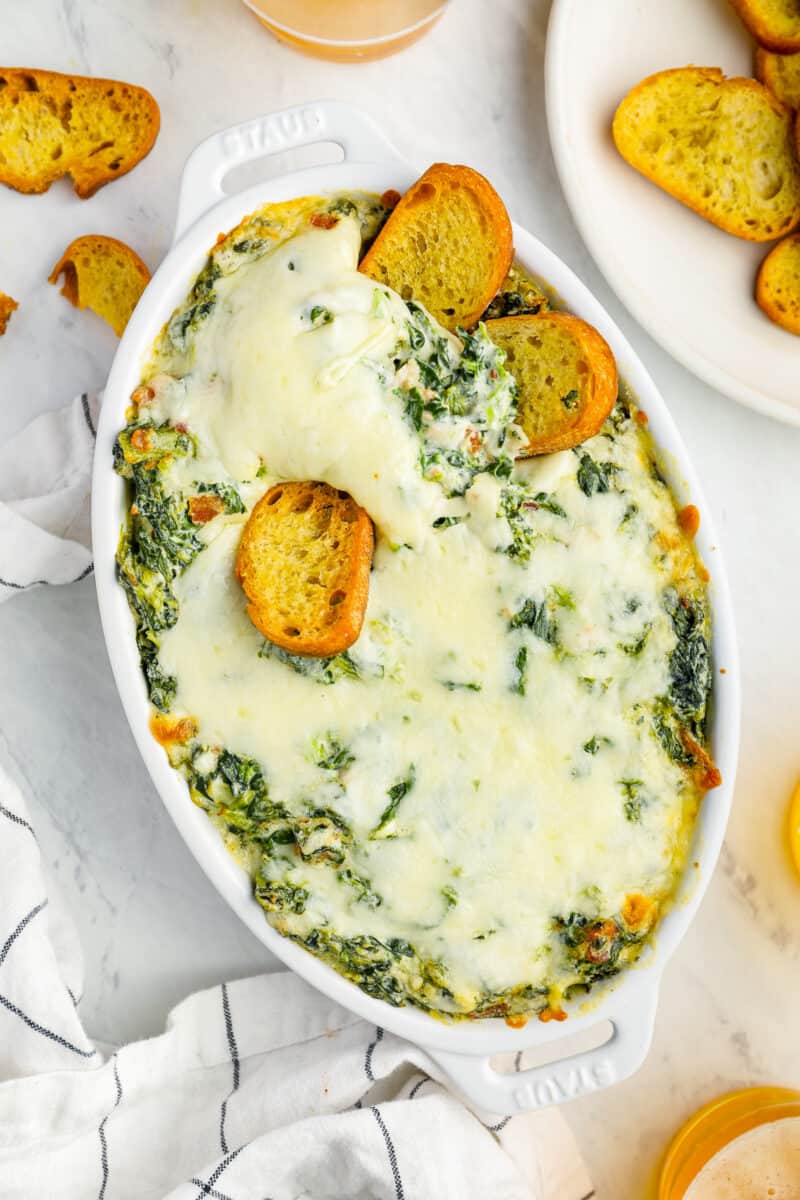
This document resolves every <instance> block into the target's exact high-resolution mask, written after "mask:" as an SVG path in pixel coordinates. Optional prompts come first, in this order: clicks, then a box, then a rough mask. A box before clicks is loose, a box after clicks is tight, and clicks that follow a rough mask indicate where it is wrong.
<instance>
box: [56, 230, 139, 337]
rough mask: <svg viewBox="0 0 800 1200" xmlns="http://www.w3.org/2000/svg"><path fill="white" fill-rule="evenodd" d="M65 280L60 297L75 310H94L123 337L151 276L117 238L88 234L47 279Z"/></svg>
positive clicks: (69, 251)
mask: <svg viewBox="0 0 800 1200" xmlns="http://www.w3.org/2000/svg"><path fill="white" fill-rule="evenodd" d="M62 275H63V277H64V285H63V287H62V288H61V295H62V296H66V298H67V300H69V302H70V304H74V305H75V307H76V308H91V309H92V310H93V311H94V312H96V313H97V314H98V316H100V317H103V318H104V320H106V321H108V323H109V325H110V326H111V327H112V329H113V330H114V332H115V333H116V335H117V337H121V336H122V333H123V331H124V329H125V326H126V325H127V324H128V321H129V319H130V315H131V313H132V312H133V310H134V308H135V307H136V304H137V302H138V300H139V297H140V296H141V294H142V292H143V291H144V289H145V288H146V287H147V285H148V283H149V282H150V272H149V270H148V269H147V265H146V264H145V263H143V262H142V260H141V259H140V258H139V255H138V254H137V253H136V251H135V250H131V248H130V246H126V245H125V243H124V242H120V241H118V240H117V239H116V238H111V237H105V236H104V235H103V234H99V233H97V234H87V235H86V236H85V237H79V238H76V239H75V241H74V242H70V244H69V245H68V246H67V248H66V250H65V251H64V253H63V254H62V256H61V258H60V259H59V260H58V262H57V263H56V265H55V266H54V267H53V270H52V271H51V272H50V275H49V276H48V281H49V282H50V283H58V280H59V277H60V276H62Z"/></svg>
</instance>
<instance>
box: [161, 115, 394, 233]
mask: <svg viewBox="0 0 800 1200" xmlns="http://www.w3.org/2000/svg"><path fill="white" fill-rule="evenodd" d="M320 142H334V143H335V144H336V145H338V146H341V148H342V150H343V151H344V159H345V162H367V163H369V162H372V163H387V162H402V159H401V157H400V155H399V154H398V152H397V151H396V150H395V148H394V147H393V146H392V144H391V142H390V141H389V140H388V139H387V138H386V137H384V135H383V133H382V132H381V129H380V127H379V126H378V125H377V124H376V123H375V121H373V120H372V118H371V117H368V116H367V115H366V114H365V113H362V112H360V111H359V110H358V109H357V108H352V107H351V106H350V105H349V104H343V103H342V101H341V100H315V101H313V102H311V103H310V104H297V105H294V106H293V107H292V108H284V109H281V111H280V112H274V113H267V114H266V115H265V116H263V117H256V118H255V119H254V120H251V121H242V122H241V124H239V125H231V127H230V128H229V129H222V130H220V132H219V133H214V134H212V135H211V137H209V138H206V140H205V141H204V142H201V143H200V145H199V146H197V147H195V149H194V150H193V151H192V153H191V154H190V155H189V157H188V159H187V160H186V166H185V167H184V169H183V176H182V178H181V189H180V196H179V199H178V216H177V220H176V222H175V236H174V238H173V241H177V240H178V238H179V237H181V235H182V234H183V233H185V231H186V230H187V229H188V228H189V226H190V225H193V224H194V222H195V221H196V220H197V219H198V217H201V216H202V215H203V213H205V212H207V211H208V209H209V208H212V207H213V206H214V205H215V204H218V203H219V201H220V200H223V199H224V198H225V192H223V190H222V181H223V179H224V178H225V176H226V175H227V173H228V171H230V170H231V169H232V168H233V167H238V166H240V165H241V164H242V163H247V162H253V161H254V160H255V159H257V158H263V157H265V156H267V155H269V154H279V153H282V152H283V151H285V150H292V149H294V148H295V147H297V146H312V145H315V144H316V143H320Z"/></svg>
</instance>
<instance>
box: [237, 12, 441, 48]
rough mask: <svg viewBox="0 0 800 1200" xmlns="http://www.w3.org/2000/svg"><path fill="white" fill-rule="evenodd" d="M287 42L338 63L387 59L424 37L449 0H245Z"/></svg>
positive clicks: (259, 17) (269, 27) (271, 29)
mask: <svg viewBox="0 0 800 1200" xmlns="http://www.w3.org/2000/svg"><path fill="white" fill-rule="evenodd" d="M244 2H245V4H246V5H247V7H248V8H250V9H252V10H253V12H254V13H255V14H256V16H257V17H258V19H259V20H260V21H261V23H262V25H265V26H266V27H267V29H268V30H269V31H270V33H273V34H274V35H275V37H277V38H279V39H280V40H281V41H282V42H286V43H287V44H288V45H290V46H293V47H294V48H295V49H296V50H302V51H303V52H304V53H306V54H313V55H315V56H316V57H317V58H328V59H334V60H337V61H339V62H362V61H366V60H368V59H373V58H384V57H385V56H386V55H387V54H394V53H395V52H396V51H397V50H402V49H403V48H404V47H405V46H410V45H411V43H412V42H415V41H416V40H417V38H420V37H422V35H423V34H424V33H426V32H427V31H428V30H429V29H430V28H431V26H432V25H433V24H434V23H435V22H436V21H437V20H438V19H439V17H440V16H441V15H442V13H443V12H444V10H445V8H446V7H447V4H448V3H449V0H244Z"/></svg>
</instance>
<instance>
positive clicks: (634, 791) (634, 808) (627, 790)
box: [618, 779, 646, 821]
mask: <svg viewBox="0 0 800 1200" xmlns="http://www.w3.org/2000/svg"><path fill="white" fill-rule="evenodd" d="M618 782H619V785H620V787H621V788H622V795H623V797H624V800H625V803H624V805H623V807H624V809H625V816H626V818H627V820H629V821H640V820H641V818H642V808H643V807H644V805H645V803H646V800H645V798H644V796H642V795H641V790H642V787H643V786H644V784H643V782H642V780H641V779H620V780H618Z"/></svg>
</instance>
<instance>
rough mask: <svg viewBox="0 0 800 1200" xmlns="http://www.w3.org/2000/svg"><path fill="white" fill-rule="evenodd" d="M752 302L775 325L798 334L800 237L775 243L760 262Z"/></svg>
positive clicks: (796, 234) (798, 235)
mask: <svg viewBox="0 0 800 1200" xmlns="http://www.w3.org/2000/svg"><path fill="white" fill-rule="evenodd" d="M756 300H757V301H758V304H759V307H760V308H763V310H764V312H765V313H766V314H767V316H768V317H769V319H770V320H771V321H774V322H775V324H776V325H780V326H782V328H783V329H788V330H789V332H790V333H797V334H800V233H795V234H794V235H793V236H792V237H787V238H784V239H783V241H782V242H778V244H777V246H773V247H772V249H771V250H770V252H769V254H768V255H767V257H766V258H765V259H764V261H763V263H762V264H761V269H760V270H759V272H758V278H757V280H756Z"/></svg>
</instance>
